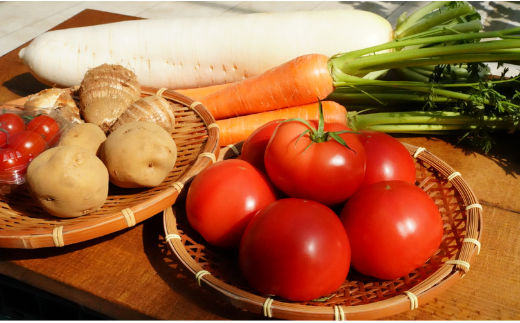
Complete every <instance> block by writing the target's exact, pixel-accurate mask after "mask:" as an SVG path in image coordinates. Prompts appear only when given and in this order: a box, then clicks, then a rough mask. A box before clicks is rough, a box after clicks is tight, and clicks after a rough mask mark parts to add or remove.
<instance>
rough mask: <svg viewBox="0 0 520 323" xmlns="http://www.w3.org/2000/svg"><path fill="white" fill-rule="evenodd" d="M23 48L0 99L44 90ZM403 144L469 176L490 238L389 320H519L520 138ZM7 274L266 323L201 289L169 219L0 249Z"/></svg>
mask: <svg viewBox="0 0 520 323" xmlns="http://www.w3.org/2000/svg"><path fill="white" fill-rule="evenodd" d="M129 19H138V18H135V17H128V16H121V15H116V14H111V13H107V12H101V11H94V10H85V11H83V12H81V13H80V14H78V15H76V16H74V17H72V18H71V19H69V20H67V21H66V22H64V23H63V24H61V25H59V26H57V27H56V28H55V29H61V28H69V27H77V26H83V25H94V24H101V23H108V22H114V21H121V20H129ZM24 46H25V45H24ZM24 46H22V47H24ZM20 48H21V47H20ZM20 48H18V49H16V50H14V51H12V52H10V53H8V54H6V55H4V56H2V57H0V66H1V67H2V73H0V102H7V101H10V100H14V99H17V98H20V97H23V96H26V95H28V94H32V93H36V92H38V91H40V90H42V89H44V88H47V86H45V85H44V84H42V83H40V82H38V81H37V80H36V79H35V78H34V76H32V75H31V74H30V72H29V70H28V69H27V68H26V67H25V66H24V65H23V64H22V62H21V61H20V60H19V59H18V52H19V50H20ZM399 139H400V140H401V141H403V142H406V143H409V144H412V145H415V146H421V147H426V148H427V149H428V150H430V151H431V152H432V153H433V154H435V155H436V156H438V157H439V158H441V159H443V160H444V161H445V162H446V163H447V164H449V165H450V166H452V167H453V168H454V169H456V170H457V171H459V172H460V173H461V174H462V176H463V177H464V178H465V179H466V181H467V182H468V183H469V185H471V187H472V188H473V190H474V191H475V193H476V195H477V197H478V198H479V200H480V202H481V204H482V205H483V209H484V226H483V239H482V250H481V253H480V254H479V255H478V256H477V257H476V259H475V261H474V264H472V267H471V269H470V270H469V272H468V274H467V275H466V276H465V277H464V278H463V279H461V280H460V281H458V282H457V283H455V284H454V286H453V287H451V288H450V289H449V290H448V291H447V292H444V293H442V294H441V295H440V296H438V297H436V298H434V299H433V300H432V301H430V302H428V303H427V304H419V305H420V306H419V308H418V309H416V310H413V311H407V312H404V313H402V314H399V315H395V316H392V317H388V318H385V319H387V320H519V319H520V271H519V270H518V267H519V265H520V238H519V232H520V198H519V196H518V192H520V178H519V177H520V149H518V142H519V140H520V137H519V134H513V135H497V136H495V139H496V140H497V144H496V146H495V148H494V149H493V150H492V151H491V153H490V154H489V155H485V154H483V153H482V152H481V151H479V150H474V149H472V148H470V147H468V146H464V145H459V144H458V138H456V137H453V136H449V137H424V136H399ZM0 273H2V274H4V275H7V276H10V277H13V278H15V279H18V280H20V281H22V282H25V283H28V284H30V285H33V286H36V287H38V288H41V289H43V290H46V291H49V292H51V293H54V294H56V295H58V296H61V297H64V298H66V299H69V300H71V301H73V302H76V303H78V304H81V305H83V306H86V307H88V308H91V309H93V310H95V311H98V312H100V313H103V314H105V315H107V316H109V317H112V318H115V319H127V320H130V319H140V320H145V319H163V320H221V319H223V320H230V319H232V320H253V319H263V316H261V315H257V314H254V313H249V312H246V311H241V310H237V309H236V308H234V307H233V306H232V305H230V304H224V303H220V302H217V301H216V300H215V298H214V296H213V295H212V294H211V293H210V292H207V291H205V290H203V289H201V288H199V287H198V286H197V283H196V281H195V279H194V277H192V276H191V275H190V274H189V273H187V272H186V270H185V269H184V268H183V266H182V265H181V264H180V262H179V261H178V260H177V259H176V258H175V257H174V256H173V255H172V253H171V251H170V250H169V249H168V247H167V244H166V243H165V240H164V230H163V223H162V214H158V215H156V216H154V217H152V218H150V219H148V220H146V221H144V222H143V223H141V224H139V225H137V226H135V227H133V228H131V229H126V230H123V231H120V232H117V233H113V234H110V235H107V236H104V237H101V238H97V239H94V240H91V241H87V242H83V243H78V244H76V245H70V246H65V247H62V248H46V249H37V250H19V249H3V250H0Z"/></svg>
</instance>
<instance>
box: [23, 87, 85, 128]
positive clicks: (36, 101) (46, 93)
mask: <svg viewBox="0 0 520 323" xmlns="http://www.w3.org/2000/svg"><path fill="white" fill-rule="evenodd" d="M24 110H25V112H27V113H28V114H29V115H32V116H35V115H37V114H41V113H45V114H48V115H50V116H51V117H53V118H55V119H56V118H57V117H61V118H63V119H64V120H65V121H68V122H72V123H83V120H82V119H81V116H80V113H79V108H78V106H77V105H76V102H75V101H74V99H73V98H72V96H71V95H70V92H69V90H67V89H55V88H52V89H45V90H42V91H40V92H38V93H36V94H31V95H29V96H28V97H27V101H26V102H25V104H24Z"/></svg>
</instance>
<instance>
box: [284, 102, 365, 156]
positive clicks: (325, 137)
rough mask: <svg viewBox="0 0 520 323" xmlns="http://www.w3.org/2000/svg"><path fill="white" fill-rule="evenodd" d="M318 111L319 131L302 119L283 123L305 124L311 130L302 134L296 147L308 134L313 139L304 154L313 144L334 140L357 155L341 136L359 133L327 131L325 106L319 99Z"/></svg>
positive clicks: (293, 119) (292, 119) (288, 120)
mask: <svg viewBox="0 0 520 323" xmlns="http://www.w3.org/2000/svg"><path fill="white" fill-rule="evenodd" d="M318 111H319V118H318V129H315V128H314V127H313V126H312V125H311V124H310V123H309V122H308V121H307V120H304V119H302V118H291V119H286V120H284V121H282V122H290V121H298V122H301V123H303V124H305V125H306V126H307V127H308V128H309V129H307V130H305V131H304V132H302V133H301V134H300V136H299V137H298V139H296V142H295V143H294V146H296V145H297V144H298V140H300V138H301V137H303V136H305V135H306V134H309V138H310V139H311V142H310V143H309V145H308V146H307V147H305V150H304V151H303V152H305V151H307V149H309V147H310V146H311V145H312V144H313V143H320V142H327V141H329V140H332V139H334V140H336V141H337V142H338V143H339V144H341V145H343V146H345V147H347V148H348V149H350V150H352V151H353V152H354V153H356V152H355V151H354V150H353V149H352V148H350V147H349V146H348V145H347V143H346V142H345V140H343V138H341V137H340V136H339V135H340V134H343V133H355V134H357V133H358V132H355V131H350V130H342V131H336V132H332V131H325V118H324V116H323V105H322V104H321V100H320V99H319V98H318ZM356 154H357V153H356Z"/></svg>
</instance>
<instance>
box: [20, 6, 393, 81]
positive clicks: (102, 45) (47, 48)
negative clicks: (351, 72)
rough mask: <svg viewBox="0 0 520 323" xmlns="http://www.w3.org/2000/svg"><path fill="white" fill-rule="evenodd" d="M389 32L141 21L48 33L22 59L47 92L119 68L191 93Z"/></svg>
mask: <svg viewBox="0 0 520 323" xmlns="http://www.w3.org/2000/svg"><path fill="white" fill-rule="evenodd" d="M392 35H393V31H392V26H391V24H390V23H389V22H388V21H387V20H385V19H384V18H382V17H380V16H378V15H376V14H374V13H371V12H366V11H360V10H322V11H296V12H272V13H254V14H245V15H225V16H220V17H200V18H180V19H169V20H158V19H157V20H153V19H148V20H137V21H124V22H117V23H111V24H104V25H97V26H89V27H81V28H72V29H66V30H57V31H50V32H46V33H44V34H42V35H40V36H38V37H37V38H35V39H34V40H33V41H32V43H31V44H30V45H29V46H28V47H26V48H24V49H22V50H21V51H20V58H21V59H22V60H23V62H24V63H25V64H26V65H27V66H28V67H29V68H30V69H31V70H32V72H33V73H34V74H35V75H36V76H37V78H39V79H40V80H42V81H44V82H45V83H47V84H52V85H54V84H56V85H58V86H63V87H71V86H75V85H78V84H79V83H80V82H81V79H82V78H83V75H84V74H85V72H86V71H87V70H88V69H89V68H93V67H96V66H98V65H101V64H103V63H109V64H121V65H123V66H125V67H127V68H131V69H132V70H133V71H135V73H136V74H137V76H138V78H139V81H140V82H141V84H142V85H146V86H150V87H156V88H163V87H165V88H170V89H186V88H197V87H202V86H209V85H216V84H223V83H231V82H236V81H240V80H243V79H245V78H248V77H252V76H255V75H258V74H261V73H263V72H265V71H266V70H268V69H270V68H273V67H275V66H278V65H280V64H282V63H284V62H286V61H288V60H291V59H293V58H295V57H298V56H301V55H304V54H309V53H320V54H323V55H326V56H331V55H334V54H336V53H339V52H348V51H351V50H355V49H360V48H365V47H369V46H374V45H378V44H382V43H385V42H387V41H390V40H391V39H392Z"/></svg>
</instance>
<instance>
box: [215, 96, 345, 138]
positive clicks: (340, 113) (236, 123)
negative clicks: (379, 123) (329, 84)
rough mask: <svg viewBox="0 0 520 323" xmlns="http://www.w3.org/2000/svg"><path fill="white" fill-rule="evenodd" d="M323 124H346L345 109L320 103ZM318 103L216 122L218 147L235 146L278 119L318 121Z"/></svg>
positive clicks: (335, 104) (333, 103)
mask: <svg viewBox="0 0 520 323" xmlns="http://www.w3.org/2000/svg"><path fill="white" fill-rule="evenodd" d="M321 103H322V105H323V116H324V118H325V122H330V123H341V124H344V125H346V124H347V109H345V107H343V106H342V105H340V104H338V103H336V102H334V101H321ZM318 113H319V112H318V102H316V103H311V104H306V105H302V106H296V107H290V108H283V109H279V110H273V111H267V112H261V113H255V114H250V115H247V116H240V117H234V118H229V119H223V120H218V121H217V122H216V123H217V125H218V126H219V129H220V145H221V146H227V145H229V144H235V143H237V142H240V141H242V140H245V139H247V137H248V136H249V135H250V134H251V133H253V131H255V130H256V129H257V128H259V127H261V126H263V125H264V124H266V123H268V122H270V121H272V120H278V119H289V118H302V119H306V120H312V119H315V120H317V119H318Z"/></svg>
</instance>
